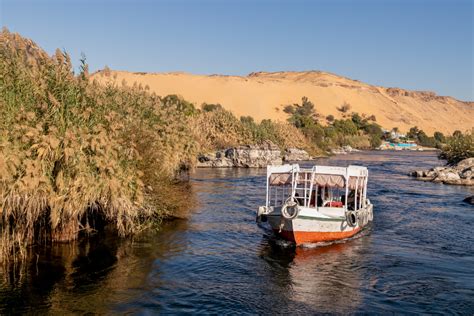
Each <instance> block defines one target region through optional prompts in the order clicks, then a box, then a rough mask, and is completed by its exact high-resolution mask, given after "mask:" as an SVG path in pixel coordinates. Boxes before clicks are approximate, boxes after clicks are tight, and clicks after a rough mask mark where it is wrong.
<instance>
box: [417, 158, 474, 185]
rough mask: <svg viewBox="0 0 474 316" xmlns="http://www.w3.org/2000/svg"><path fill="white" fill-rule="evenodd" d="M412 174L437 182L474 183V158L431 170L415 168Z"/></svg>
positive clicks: (421, 178)
mask: <svg viewBox="0 0 474 316" xmlns="http://www.w3.org/2000/svg"><path fill="white" fill-rule="evenodd" d="M409 175H410V176H412V177H416V178H419V179H420V180H424V181H433V182H436V183H445V184H456V185H474V158H468V159H464V160H462V161H460V162H459V163H458V164H457V165H454V166H445V167H436V168H432V169H429V170H415V171H412V172H410V173H409Z"/></svg>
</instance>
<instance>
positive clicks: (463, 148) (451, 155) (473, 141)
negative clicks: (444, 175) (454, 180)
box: [440, 129, 474, 164]
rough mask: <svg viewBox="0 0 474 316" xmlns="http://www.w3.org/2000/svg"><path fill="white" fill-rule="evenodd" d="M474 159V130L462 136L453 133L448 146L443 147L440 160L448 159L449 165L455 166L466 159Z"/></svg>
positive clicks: (448, 140) (459, 133) (458, 133)
mask: <svg viewBox="0 0 474 316" xmlns="http://www.w3.org/2000/svg"><path fill="white" fill-rule="evenodd" d="M473 157H474V129H473V130H472V131H471V132H467V133H466V134H462V133H461V132H455V133H453V136H452V137H449V138H448V139H447V143H446V146H444V147H443V149H442V151H441V153H440V158H442V159H446V160H447V161H448V163H449V164H455V163H457V162H459V161H461V160H463V159H466V158H473Z"/></svg>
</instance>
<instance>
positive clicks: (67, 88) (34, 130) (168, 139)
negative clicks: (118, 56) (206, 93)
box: [0, 30, 198, 261]
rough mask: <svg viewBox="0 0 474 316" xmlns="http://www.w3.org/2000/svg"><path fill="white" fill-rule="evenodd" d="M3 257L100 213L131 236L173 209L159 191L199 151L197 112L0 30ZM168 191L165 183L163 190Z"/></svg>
mask: <svg viewBox="0 0 474 316" xmlns="http://www.w3.org/2000/svg"><path fill="white" fill-rule="evenodd" d="M0 117H1V120H0V238H1V245H0V261H7V260H14V258H17V257H18V255H20V257H21V255H22V254H24V249H25V246H26V245H29V244H32V243H35V242H36V243H38V242H47V241H69V240H73V239H76V238H77V237H78V236H79V234H80V233H81V232H84V233H88V232H91V231H93V229H94V226H95V225H96V222H95V221H96V219H98V218H101V219H103V220H104V221H105V222H106V223H108V224H111V225H114V227H115V228H116V230H117V232H118V234H119V235H121V236H124V235H128V234H131V233H134V232H136V231H139V230H141V229H143V228H144V227H146V226H148V225H149V223H150V222H153V221H157V220H158V221H159V220H160V219H161V218H162V216H163V215H164V214H165V213H166V212H167V211H169V209H170V208H173V207H175V201H173V199H169V198H167V197H165V196H163V194H162V192H166V191H167V190H169V188H170V186H173V181H174V179H175V178H176V175H177V173H178V172H179V170H180V169H184V168H188V167H189V166H190V165H191V164H192V161H193V160H194V157H195V155H196V152H197V149H198V147H197V143H196V142H195V141H194V139H193V136H192V135H193V134H192V132H191V128H190V124H189V122H190V118H189V117H188V116H187V115H186V114H185V113H183V112H182V111H180V109H177V108H174V107H173V105H167V106H164V105H163V102H162V100H161V98H159V97H158V96H155V95H151V94H149V93H148V92H146V91H145V90H144V89H142V88H141V87H133V88H126V87H120V88H119V87H115V86H112V85H109V86H106V87H103V86H101V85H98V84H96V83H94V82H90V81H89V79H88V71H87V65H85V63H84V64H83V67H82V71H81V72H80V73H79V74H78V75H74V73H73V71H72V66H71V61H70V59H69V56H68V55H67V54H66V53H63V52H60V51H57V52H56V54H55V55H54V56H52V57H48V56H47V55H46V54H45V53H44V52H43V51H42V50H41V49H39V48H38V47H37V46H36V45H35V44H34V43H33V42H31V41H29V40H25V39H23V38H21V37H20V36H18V35H15V34H11V33H9V32H8V31H6V30H4V31H3V32H2V33H1V35H0ZM164 188H166V189H164Z"/></svg>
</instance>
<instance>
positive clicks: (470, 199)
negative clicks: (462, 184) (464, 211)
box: [463, 195, 474, 205]
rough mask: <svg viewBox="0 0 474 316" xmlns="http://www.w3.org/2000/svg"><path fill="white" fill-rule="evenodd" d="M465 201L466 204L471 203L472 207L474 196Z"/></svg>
mask: <svg viewBox="0 0 474 316" xmlns="http://www.w3.org/2000/svg"><path fill="white" fill-rule="evenodd" d="M463 201H464V202H466V203H469V204H471V205H474V195H473V196H468V197H467V198H465V199H464V200H463Z"/></svg>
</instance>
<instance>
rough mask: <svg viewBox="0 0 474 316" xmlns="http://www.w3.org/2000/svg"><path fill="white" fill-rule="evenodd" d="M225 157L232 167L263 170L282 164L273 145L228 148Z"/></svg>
mask: <svg viewBox="0 0 474 316" xmlns="http://www.w3.org/2000/svg"><path fill="white" fill-rule="evenodd" d="M225 157H226V158H228V159H230V160H231V161H232V164H233V166H234V167H245V168H265V167H266V166H267V165H281V164H282V159H281V151H280V149H279V148H278V146H276V145H273V144H265V145H261V146H256V145H248V146H240V147H234V148H229V149H227V150H226V152H225Z"/></svg>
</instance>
